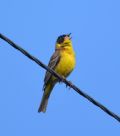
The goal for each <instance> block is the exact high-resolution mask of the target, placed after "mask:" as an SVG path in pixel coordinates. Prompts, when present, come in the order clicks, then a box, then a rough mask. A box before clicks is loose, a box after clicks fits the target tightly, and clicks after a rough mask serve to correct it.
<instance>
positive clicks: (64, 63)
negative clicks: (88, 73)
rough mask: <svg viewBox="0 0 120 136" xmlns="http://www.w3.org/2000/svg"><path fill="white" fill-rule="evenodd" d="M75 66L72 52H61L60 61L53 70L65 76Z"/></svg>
mask: <svg viewBox="0 0 120 136" xmlns="http://www.w3.org/2000/svg"><path fill="white" fill-rule="evenodd" d="M74 67H75V57H74V55H72V54H67V53H66V54H62V56H61V59H60V62H59V63H58V65H57V67H56V69H55V71H56V72H57V73H58V74H60V75H62V76H64V77H67V76H68V75H69V74H70V73H71V72H72V70H73V69H74Z"/></svg>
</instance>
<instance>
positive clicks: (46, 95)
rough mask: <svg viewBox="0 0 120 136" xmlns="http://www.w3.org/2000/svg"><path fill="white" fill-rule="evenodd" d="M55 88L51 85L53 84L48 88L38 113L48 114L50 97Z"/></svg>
mask: <svg viewBox="0 0 120 136" xmlns="http://www.w3.org/2000/svg"><path fill="white" fill-rule="evenodd" d="M53 87H54V85H51V84H49V85H47V86H46V88H45V90H44V93H43V97H42V101H41V104H40V106H39V109H38V112H44V113H45V112H46V108H47V105H48V99H49V96H50V94H51V91H52V89H53Z"/></svg>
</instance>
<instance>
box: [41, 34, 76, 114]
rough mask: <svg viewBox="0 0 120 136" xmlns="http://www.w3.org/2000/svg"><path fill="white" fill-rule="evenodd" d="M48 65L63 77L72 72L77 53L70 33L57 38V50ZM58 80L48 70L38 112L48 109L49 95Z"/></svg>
mask: <svg viewBox="0 0 120 136" xmlns="http://www.w3.org/2000/svg"><path fill="white" fill-rule="evenodd" d="M48 66H49V67H50V68H52V69H53V70H55V72H57V73H58V74H59V75H61V76H63V77H67V76H68V75H69V74H70V73H71V72H72V70H73V69H74V67H75V53H74V50H73V47H72V41H71V37H70V34H64V35H61V36H59V37H58V38H57V41H56V46H55V52H54V54H53V55H52V57H51V59H50V61H49V64H48ZM57 82H59V80H58V79H57V78H55V77H54V76H52V74H51V73H49V72H48V71H47V72H46V75H45V78H44V86H43V90H44V93H43V97H42V101H41V104H40V107H39V109H38V112H45V111H46V107H47V104H48V99H49V96H50V94H51V91H52V89H53V87H54V86H55V84H56V83H57Z"/></svg>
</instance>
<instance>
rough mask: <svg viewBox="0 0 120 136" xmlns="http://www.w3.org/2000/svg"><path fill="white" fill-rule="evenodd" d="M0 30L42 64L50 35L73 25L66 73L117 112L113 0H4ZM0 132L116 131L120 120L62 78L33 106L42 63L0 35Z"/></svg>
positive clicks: (119, 30)
mask: <svg viewBox="0 0 120 136" xmlns="http://www.w3.org/2000/svg"><path fill="white" fill-rule="evenodd" d="M0 3H1V4H0V13H1V16H0V33H3V34H5V35H6V36H8V37H9V38H10V39H12V40H13V41H14V42H16V43H17V44H19V45H20V46H22V47H23V48H24V49H26V50H27V51H28V52H30V53H31V54H33V55H34V56H36V57H38V58H39V59H40V60H41V61H42V62H44V63H45V64H48V61H49V58H50V56H51V55H52V53H53V52H54V47H55V41H56V38H57V37H58V36H59V35H61V34H64V33H70V32H71V33H72V37H73V38H72V40H73V46H74V49H75V52H76V59H77V64H76V68H75V70H74V71H73V73H72V74H71V75H70V76H69V78H68V80H70V81H72V82H73V83H74V84H75V85H77V86H78V87H79V88H81V89H82V90H83V91H85V92H86V93H88V94H90V95H91V96H92V97H93V98H95V99H97V100H98V101H99V102H101V103H102V104H104V105H105V106H107V107H108V108H109V109H111V110H112V111H114V112H115V113H117V114H119V115H120V108H119V103H120V98H119V96H120V91H119V90H120V85H119V84H120V83H119V81H120V71H119V70H120V62H119V58H120V25H119V24H120V18H119V17H120V8H119V5H120V1H119V0H99V1H98V0H91V1H90V0H84V1H83V0H66V1H64V0H51V1H49V0H44V1H39V0H29V1H28V0H26V1H25V0H19V1H16V0H4V1H1V2H0ZM0 62H1V66H0V83H1V85H0V107H1V110H0V128H1V130H0V135H2V136H8V135H12V136H21V135H22V136H26V135H29V136H33V135H35V136H38V135H44V136H48V135H52V136H56V135H57V136H61V135H69V136H73V135H85V136H87V135H92V136H96V135H97V136H101V135H109V136H113V135H118V134H119V133H120V124H119V123H118V122H117V121H116V120H114V119H113V118H111V117H110V116H108V115H107V114H105V113H104V112H103V111H101V110H100V109H99V108H97V107H96V106H94V105H93V104H91V103H90V102H88V101H87V100H86V99H84V98H83V97H81V96H79V95H78V94H77V93H76V92H74V91H73V90H72V89H70V90H69V89H68V88H66V87H65V85H64V84H58V85H56V86H55V88H54V90H53V92H52V95H51V97H50V100H49V105H48V108H47V112H46V113H45V114H42V113H40V114H39V113H38V112H37V110H38V106H39V103H40V100H41V97H42V93H43V92H42V86H43V79H44V74H45V70H44V69H42V68H41V67H39V66H37V65H36V64H35V63H33V62H32V61H30V60H29V59H28V58H26V57H25V56H24V55H22V54H21V53H19V52H18V51H16V50H15V49H13V48H12V47H10V46H9V45H8V44H7V43H5V42H4V41H2V40H0Z"/></svg>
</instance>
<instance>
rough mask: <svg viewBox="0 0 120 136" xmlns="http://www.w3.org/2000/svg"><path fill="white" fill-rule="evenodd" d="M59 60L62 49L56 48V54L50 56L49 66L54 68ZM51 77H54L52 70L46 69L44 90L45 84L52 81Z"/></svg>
mask: <svg viewBox="0 0 120 136" xmlns="http://www.w3.org/2000/svg"><path fill="white" fill-rule="evenodd" d="M59 61H60V51H59V50H55V52H54V54H53V55H52V57H51V58H50V61H49V64H48V66H49V67H50V68H51V69H53V70H54V69H55V67H56V65H57V64H58V62H59ZM51 77H52V74H51V73H50V72H48V71H46V74H45V78H44V86H43V90H44V88H45V86H46V85H47V84H48V82H49V81H50V79H51Z"/></svg>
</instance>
